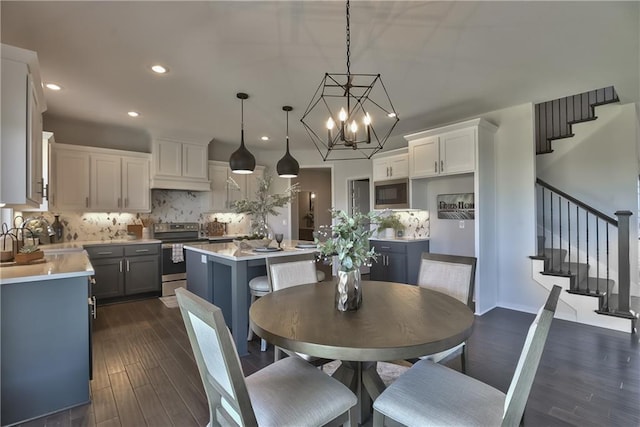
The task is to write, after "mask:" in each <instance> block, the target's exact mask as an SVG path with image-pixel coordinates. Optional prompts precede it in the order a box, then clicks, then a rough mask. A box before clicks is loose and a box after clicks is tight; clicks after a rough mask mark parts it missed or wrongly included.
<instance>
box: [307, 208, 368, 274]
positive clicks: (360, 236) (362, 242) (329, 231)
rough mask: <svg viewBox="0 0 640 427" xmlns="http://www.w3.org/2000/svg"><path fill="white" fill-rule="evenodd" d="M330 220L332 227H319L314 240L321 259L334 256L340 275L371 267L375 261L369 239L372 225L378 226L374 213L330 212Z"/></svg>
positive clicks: (334, 210)
mask: <svg viewBox="0 0 640 427" xmlns="http://www.w3.org/2000/svg"><path fill="white" fill-rule="evenodd" d="M331 217H332V218H333V219H334V224H333V225H332V226H329V227H327V226H324V227H320V231H319V233H318V234H319V236H318V237H315V239H314V241H315V243H316V244H317V245H318V249H319V251H320V254H321V256H322V257H323V258H324V259H325V260H329V261H330V260H331V259H332V257H333V256H336V255H337V256H338V262H339V263H340V269H341V270H343V271H351V270H355V269H358V268H360V267H361V266H363V265H368V266H370V265H371V261H372V260H375V259H376V253H375V251H374V249H373V248H370V247H369V238H370V237H371V236H372V235H373V231H374V230H373V229H372V227H371V224H374V225H375V224H377V223H378V216H377V215H376V213H375V212H369V213H367V214H363V213H360V212H356V213H355V214H353V215H352V216H349V215H348V214H347V213H346V212H345V211H341V210H336V209H332V210H331ZM324 239H326V240H324Z"/></svg>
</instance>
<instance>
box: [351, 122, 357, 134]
mask: <svg viewBox="0 0 640 427" xmlns="http://www.w3.org/2000/svg"><path fill="white" fill-rule="evenodd" d="M351 132H353V134H354V135H355V133H356V132H358V124H357V123H356V121H355V120H352V121H351Z"/></svg>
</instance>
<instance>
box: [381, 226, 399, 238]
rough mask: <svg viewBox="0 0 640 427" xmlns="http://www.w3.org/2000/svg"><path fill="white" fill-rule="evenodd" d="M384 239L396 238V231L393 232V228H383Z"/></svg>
mask: <svg viewBox="0 0 640 427" xmlns="http://www.w3.org/2000/svg"><path fill="white" fill-rule="evenodd" d="M384 237H385V238H386V239H393V238H394V237H396V230H394V229H393V228H385V229H384Z"/></svg>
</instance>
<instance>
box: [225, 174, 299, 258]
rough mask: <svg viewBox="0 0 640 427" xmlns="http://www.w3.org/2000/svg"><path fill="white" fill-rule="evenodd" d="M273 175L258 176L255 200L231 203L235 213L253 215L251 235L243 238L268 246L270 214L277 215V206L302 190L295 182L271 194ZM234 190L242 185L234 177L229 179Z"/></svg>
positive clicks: (289, 200) (291, 198) (283, 204)
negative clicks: (283, 189)
mask: <svg viewBox="0 0 640 427" xmlns="http://www.w3.org/2000/svg"><path fill="white" fill-rule="evenodd" d="M271 181H272V177H271V175H265V176H264V177H261V178H258V188H257V190H256V194H255V198H254V199H253V200H249V199H241V200H236V201H234V202H232V203H231V208H232V209H233V210H234V212H235V213H240V214H248V215H251V231H250V233H251V235H250V236H247V238H246V239H243V240H260V242H259V243H256V244H257V246H258V247H259V246H263V247H266V246H268V245H269V243H271V238H270V233H269V215H273V216H277V215H278V214H279V212H278V211H277V210H276V208H282V207H284V206H286V205H287V204H288V203H290V202H291V200H293V199H294V198H295V197H296V194H297V193H298V192H299V191H300V190H299V189H298V187H299V184H298V183H295V184H293V185H290V186H289V187H287V189H286V190H285V191H284V192H283V193H278V194H270V193H269V188H270V187H271ZM227 182H228V183H229V186H230V187H231V188H232V189H233V190H237V191H240V186H239V185H238V183H237V182H235V181H234V180H233V178H229V179H228V180H227Z"/></svg>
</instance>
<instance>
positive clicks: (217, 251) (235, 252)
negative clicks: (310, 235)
mask: <svg viewBox="0 0 640 427" xmlns="http://www.w3.org/2000/svg"><path fill="white" fill-rule="evenodd" d="M298 243H303V244H304V243H307V244H308V243H309V242H307V241H302V240H284V241H283V242H282V244H281V246H282V248H283V250H281V251H274V252H255V251H253V250H251V249H239V248H238V247H237V246H236V244H235V243H233V242H231V243H197V244H188V245H184V247H185V249H187V250H192V251H195V252H199V253H202V254H205V255H212V256H217V257H220V258H225V259H229V260H232V261H247V260H251V259H263V258H269V257H274V256H286V255H295V254H301V253H307V252H316V251H317V248H315V247H312V248H304V249H301V248H296V247H295V246H296V245H297V244H298ZM269 246H270V247H273V248H276V247H278V244H277V243H276V242H275V241H273V242H271V244H270V245H269Z"/></svg>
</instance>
